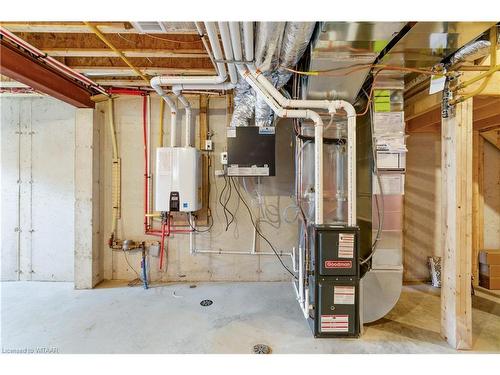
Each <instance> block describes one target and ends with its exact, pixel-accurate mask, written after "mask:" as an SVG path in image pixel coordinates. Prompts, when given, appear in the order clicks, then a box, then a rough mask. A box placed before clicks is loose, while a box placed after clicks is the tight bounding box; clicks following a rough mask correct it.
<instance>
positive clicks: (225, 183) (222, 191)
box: [219, 176, 228, 227]
mask: <svg viewBox="0 0 500 375" xmlns="http://www.w3.org/2000/svg"><path fill="white" fill-rule="evenodd" d="M226 188H227V179H226V176H224V187H223V188H222V190H221V192H220V195H219V204H220V205H221V206H222V212H223V213H224V218H225V220H226V227H227V223H228V219H227V213H226V209H225V207H224V203H222V195H223V194H224V191H225V190H226Z"/></svg>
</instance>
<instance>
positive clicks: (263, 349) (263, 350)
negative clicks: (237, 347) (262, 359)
mask: <svg viewBox="0 0 500 375" xmlns="http://www.w3.org/2000/svg"><path fill="white" fill-rule="evenodd" d="M253 352H254V354H271V347H269V346H268V345H264V344H257V345H254V346H253Z"/></svg>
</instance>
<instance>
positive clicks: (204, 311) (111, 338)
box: [1, 282, 500, 353]
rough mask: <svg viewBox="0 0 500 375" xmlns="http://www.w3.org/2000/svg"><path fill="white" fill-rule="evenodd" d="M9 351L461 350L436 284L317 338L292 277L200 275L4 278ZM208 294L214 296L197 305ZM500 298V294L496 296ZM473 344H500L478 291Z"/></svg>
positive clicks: (497, 310) (491, 348)
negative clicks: (351, 327) (142, 281)
mask: <svg viewBox="0 0 500 375" xmlns="http://www.w3.org/2000/svg"><path fill="white" fill-rule="evenodd" d="M1 292H2V293H1V294H2V295H1V302H2V305H1V313H2V315H1V323H2V324H1V328H2V330H1V338H2V343H1V346H2V349H3V352H6V350H11V349H24V348H28V349H35V350H36V348H39V347H45V348H52V347H55V348H57V350H58V352H59V353H250V352H251V349H252V346H253V345H254V344H256V343H263V344H267V345H270V346H271V347H272V350H273V353H454V352H456V351H455V350H453V349H451V348H450V347H449V346H448V345H447V343H446V342H444V341H443V340H442V339H441V337H440V335H439V325H440V321H439V311H440V300H439V294H438V293H439V291H436V290H434V289H431V288H430V287H428V286H426V285H414V286H405V287H404V292H403V295H402V297H401V299H400V301H399V302H398V304H397V306H396V307H395V309H394V310H393V311H392V312H391V313H390V314H388V315H387V316H386V317H385V318H384V319H382V320H380V321H378V322H376V323H372V324H370V325H368V326H365V334H364V335H363V336H362V338H360V339H314V338H313V337H312V336H311V332H310V331H309V328H308V326H307V324H306V322H305V320H304V319H303V317H302V314H301V312H300V310H299V307H298V304H297V303H296V301H295V298H294V292H293V290H292V287H291V285H290V284H289V283H201V284H197V287H196V288H190V287H189V284H175V285H173V284H172V285H167V286H156V287H153V288H151V289H150V290H147V291H145V290H143V289H142V288H141V287H133V288H131V287H127V286H124V285H123V284H122V283H117V282H108V283H105V284H103V285H101V286H99V287H98V288H97V289H94V290H74V289H73V285H72V284H71V283H47V282H46V283H43V282H4V283H2V284H1ZM203 299H211V300H213V301H214V303H213V305H211V306H209V307H202V306H200V301H201V300H203ZM497 301H498V300H497ZM473 333H474V351H481V352H500V304H499V303H497V302H495V298H489V297H488V296H482V297H479V296H476V297H474V311H473Z"/></svg>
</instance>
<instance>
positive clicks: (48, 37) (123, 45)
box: [15, 29, 206, 53]
mask: <svg viewBox="0 0 500 375" xmlns="http://www.w3.org/2000/svg"><path fill="white" fill-rule="evenodd" d="M89 30H90V29H89ZM103 33H104V32H103ZM15 34H16V35H17V36H18V37H20V38H21V39H23V40H25V41H26V42H28V43H29V44H32V45H33V46H35V47H36V48H39V49H41V50H42V51H44V50H45V49H53V48H73V49H87V48H88V49H95V48H98V49H109V48H108V46H106V44H105V43H104V42H103V41H102V40H100V39H99V37H98V36H97V35H95V34H89V33H73V34H67V33H24V32H21V33H15ZM106 39H108V40H109V41H110V42H111V43H112V44H113V45H114V46H115V47H116V48H117V49H119V50H126V49H131V48H133V49H136V50H142V49H156V50H159V51H160V50H176V51H177V52H179V53H180V52H182V51H183V50H188V51H189V52H190V53H192V52H193V50H198V51H200V52H206V51H205V49H204V47H203V42H202V41H201V39H200V37H199V36H198V35H177V34H161V35H160V34H158V35H150V34H127V35H121V34H106Z"/></svg>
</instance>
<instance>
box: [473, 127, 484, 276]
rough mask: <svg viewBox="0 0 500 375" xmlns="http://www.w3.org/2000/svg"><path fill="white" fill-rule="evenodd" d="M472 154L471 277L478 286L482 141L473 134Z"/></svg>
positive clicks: (481, 221)
mask: <svg viewBox="0 0 500 375" xmlns="http://www.w3.org/2000/svg"><path fill="white" fill-rule="evenodd" d="M472 137H473V145H472V147H473V150H472V151H473V154H472V177H473V180H472V183H473V186H472V276H473V283H474V286H478V285H479V262H478V257H479V252H480V251H481V250H482V249H483V248H484V215H483V214H484V195H483V182H484V139H483V137H481V136H480V135H479V132H478V131H476V130H475V131H474V132H473V136H472Z"/></svg>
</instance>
